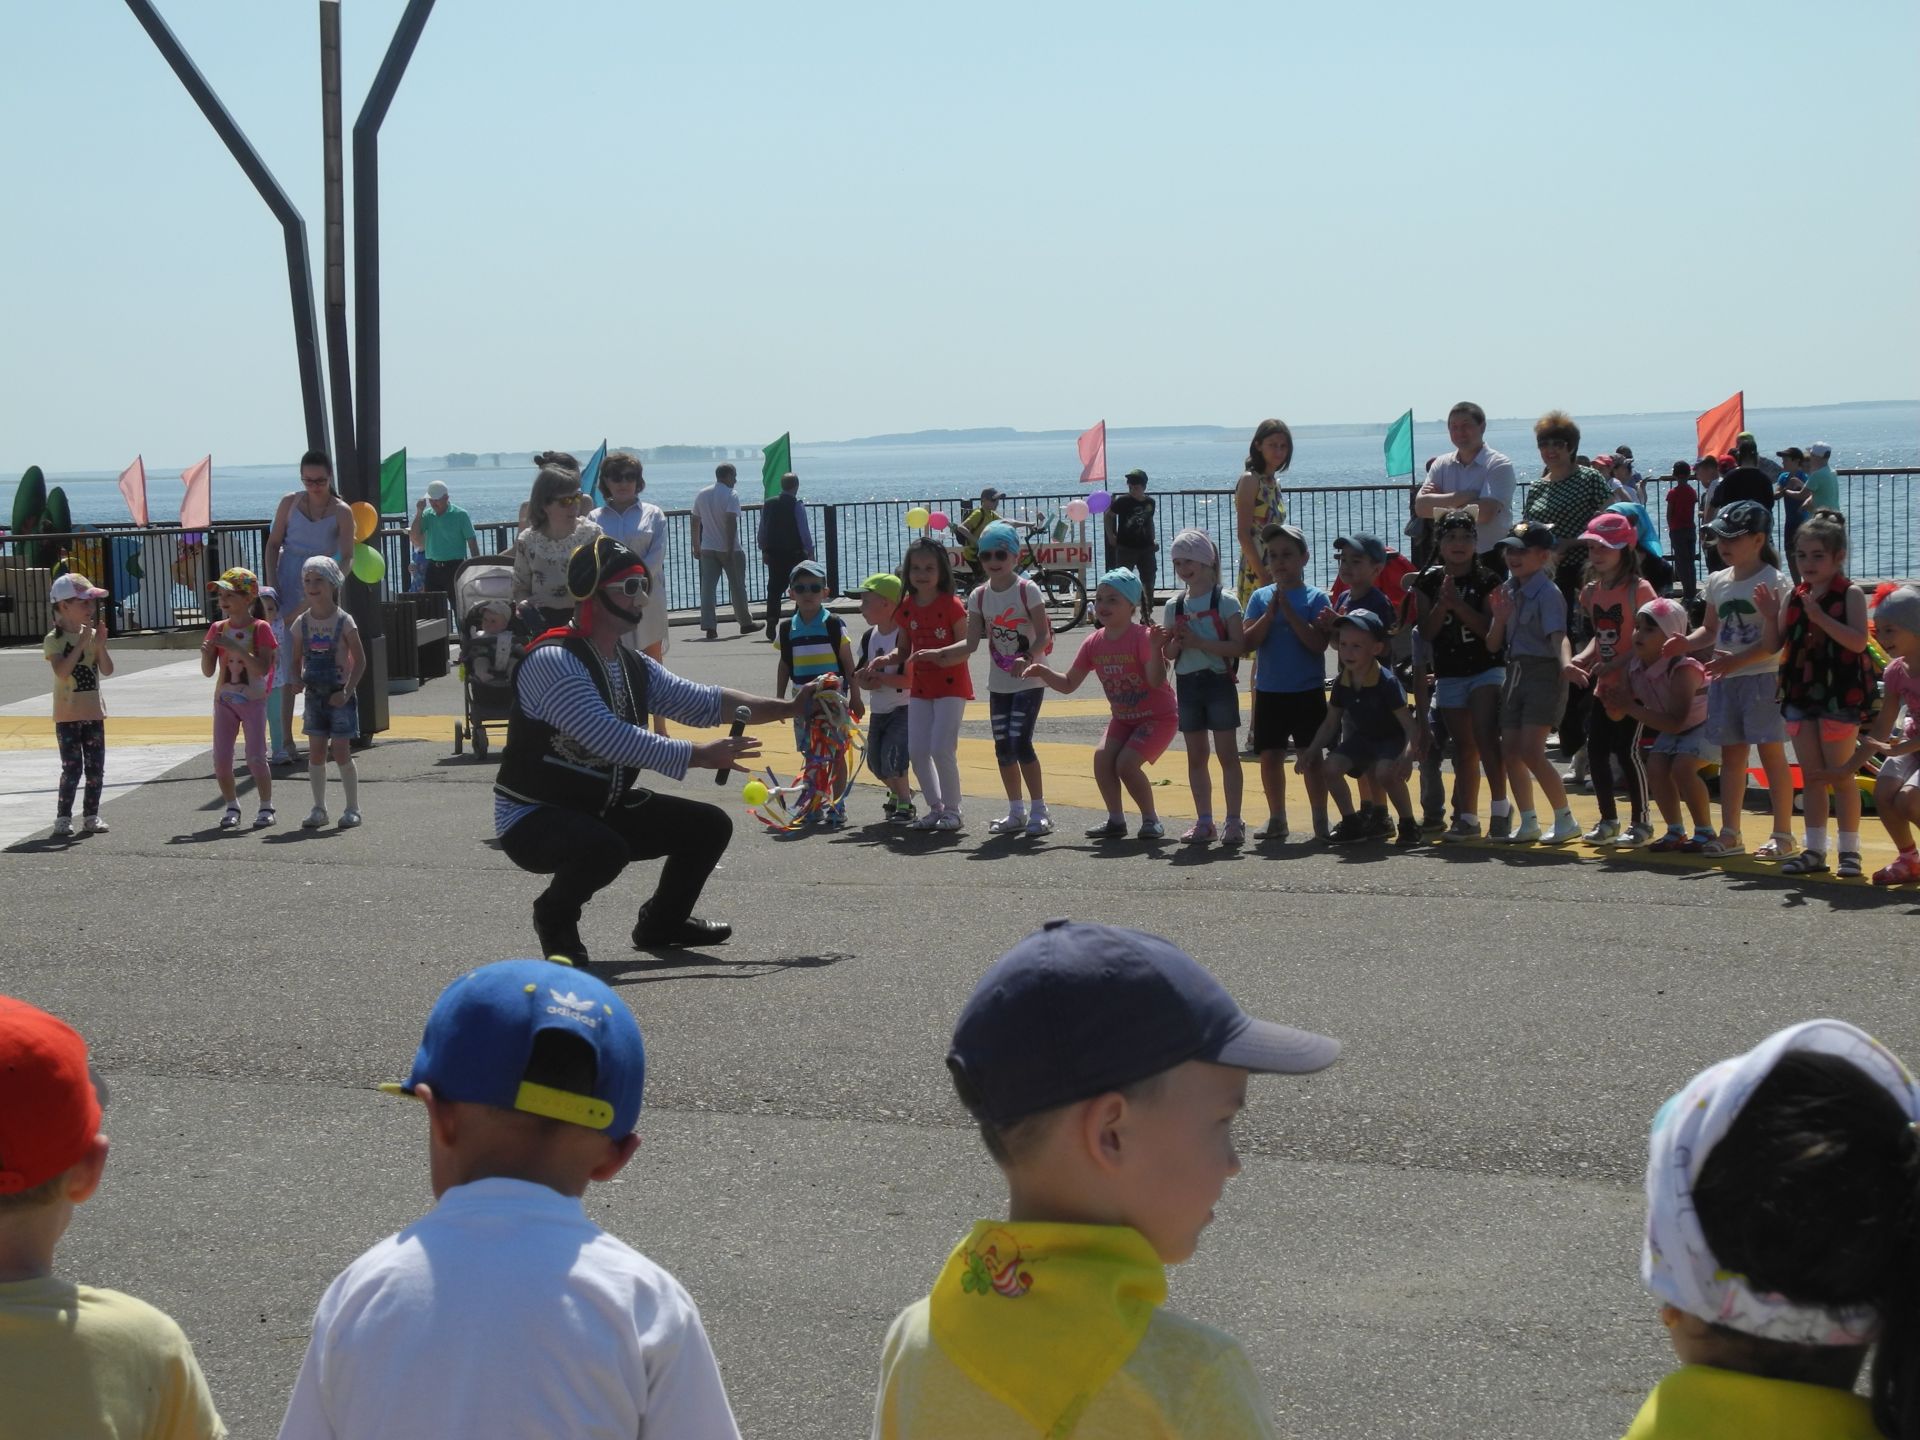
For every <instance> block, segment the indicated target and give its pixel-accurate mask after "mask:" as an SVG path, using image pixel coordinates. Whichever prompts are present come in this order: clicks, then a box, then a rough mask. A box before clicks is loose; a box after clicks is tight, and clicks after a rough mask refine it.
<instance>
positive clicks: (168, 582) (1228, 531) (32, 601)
mask: <svg viewBox="0 0 1920 1440" xmlns="http://www.w3.org/2000/svg"><path fill="white" fill-rule="evenodd" d="M1838 474H1839V477H1840V485H1841V508H1842V509H1843V510H1844V511H1845V512H1846V515H1847V519H1848V527H1849V531H1850V543H1851V546H1852V553H1851V554H1850V555H1849V556H1848V560H1847V564H1848V570H1849V573H1851V574H1854V575H1856V576H1860V577H1862V578H1868V577H1872V578H1905V577H1910V576H1915V575H1917V574H1920V545H1917V544H1916V533H1915V532H1916V509H1920V469H1881V470H1842V471H1839V472H1838ZM1670 483H1671V482H1670V481H1668V480H1666V479H1664V478H1662V479H1655V480H1652V481H1650V482H1649V484H1648V487H1647V508H1648V509H1649V510H1650V511H1651V512H1652V514H1653V517H1654V520H1655V523H1656V524H1657V525H1659V526H1660V527H1661V529H1662V531H1663V532H1664V529H1665V516H1666V494H1667V490H1668V488H1669V486H1670ZM1526 490H1527V486H1526V484H1525V483H1522V484H1521V486H1520V487H1519V491H1518V493H1517V494H1516V496H1515V499H1514V511H1515V513H1516V514H1518V513H1519V511H1520V509H1521V507H1522V506H1523V505H1524V504H1525V496H1526ZM1283 494H1284V497H1285V501H1286V506H1287V518H1288V520H1289V522H1290V523H1292V524H1294V525H1297V526H1299V527H1300V528H1301V529H1302V530H1303V531H1304V532H1305V533H1306V536H1307V544H1308V547H1309V550H1310V552H1311V555H1310V559H1309V561H1308V566H1307V576H1308V579H1309V580H1311V581H1312V582H1314V583H1315V584H1319V585H1327V584H1329V583H1331V581H1332V579H1333V566H1334V559H1333V541H1334V537H1336V536H1338V535H1342V534H1348V533H1352V532H1353V531H1365V532H1367V533H1369V534H1373V535H1378V536H1379V537H1380V538H1381V539H1382V540H1383V541H1385V542H1386V543H1387V545H1389V546H1391V547H1404V545H1405V540H1404V533H1405V526H1406V522H1407V520H1408V519H1409V518H1410V515H1411V509H1410V505H1409V499H1410V496H1411V494H1412V490H1411V488H1410V487H1409V486H1407V485H1405V484H1398V485H1349V486H1334V485H1328V486H1301V487H1297V488H1294V487H1287V488H1285V489H1284V490H1283ZM1086 495H1087V492H1086V491H1085V490H1077V489H1076V490H1071V491H1067V490H1062V491H1052V492H1045V493H1039V494H1028V495H1012V496H1008V497H1007V498H1006V499H1005V501H1003V506H1004V514H1005V516H1006V517H1007V518H1010V519H1025V520H1038V519H1040V518H1042V517H1045V518H1046V520H1047V521H1048V523H1049V524H1051V523H1054V522H1056V521H1058V520H1059V519H1061V518H1062V517H1063V516H1064V513H1065V510H1066V507H1067V505H1068V504H1069V503H1070V502H1072V501H1074V500H1083V499H1085V498H1086ZM1154 499H1155V500H1156V501H1157V502H1158V503H1157V505H1156V507H1155V517H1154V520H1155V529H1156V532H1157V535H1158V538H1159V541H1160V546H1161V553H1162V557H1163V561H1162V566H1161V572H1162V573H1161V576H1160V579H1161V588H1162V589H1165V588H1166V586H1167V584H1168V583H1169V582H1170V579H1171V566H1170V565H1169V564H1167V563H1166V561H1165V559H1164V557H1165V554H1166V551H1167V549H1168V548H1169V546H1170V545H1171V543H1172V540H1173V537H1174V535H1175V534H1176V533H1178V532H1179V531H1181V530H1184V529H1189V528H1191V529H1197V530H1204V531H1206V532H1207V534H1209V535H1211V536H1212V537H1213V540H1214V543H1215V544H1217V545H1218V546H1219V547H1220V553H1221V555H1222V557H1223V559H1224V562H1225V569H1226V571H1227V573H1228V574H1229V575H1231V574H1232V573H1233V571H1234V567H1235V565H1236V564H1237V561H1238V547H1237V545H1236V544H1235V542H1234V538H1233V531H1234V515H1233V495H1232V492H1231V491H1226V490H1173V491H1161V492H1157V493H1156V494H1155V495H1154ZM916 505H920V506H925V507H926V508H927V509H929V510H938V511H942V512H944V513H945V514H947V515H948V516H949V517H950V518H951V519H954V520H961V519H964V518H965V516H966V514H967V512H968V511H969V510H971V509H972V508H973V501H972V499H971V498H964V499H963V498H960V497H956V496H930V497H924V498H921V499H918V500H866V501H854V502H849V503H841V504H815V505H809V506H808V518H809V521H810V523H811V526H812V530H813V537H814V543H815V549H816V553H817V554H818V556H819V558H820V560H821V561H822V563H823V564H824V565H825V566H826V570H827V577H828V583H829V585H830V586H831V587H832V590H833V592H834V593H835V594H842V595H844V594H847V593H849V592H850V591H851V590H852V589H853V588H854V587H855V586H857V585H858V584H859V583H860V582H861V581H862V580H864V579H865V578H866V577H867V576H868V575H870V574H872V573H874V572H875V571H880V570H885V571H892V570H896V569H897V568H898V567H899V564H900V560H901V556H902V555H903V554H904V552H905V550H906V547H907V545H908V543H909V542H910V541H911V540H912V539H913V538H914V536H915V534H917V533H918V532H916V531H914V530H911V529H910V528H909V527H908V525H907V512H908V511H909V510H910V509H912V508H913V507H914V506H916ZM667 525H668V529H667V550H666V555H667V559H666V563H665V565H664V567H663V572H664V573H663V574H662V575H661V576H659V577H657V580H658V588H657V592H656V593H659V594H663V595H664V596H665V597H666V601H667V604H668V606H669V607H670V608H671V609H674V610H680V611H684V610H690V609H693V608H695V607H697V606H698V605H699V603H700V565H699V557H698V556H697V555H695V554H694V553H693V547H692V533H691V517H690V515H689V512H687V511H685V510H674V511H669V512H667ZM475 528H476V531H477V532H478V535H479V544H480V547H481V550H482V552H483V553H486V552H491V553H494V554H498V555H503V556H504V555H506V554H508V553H509V552H510V551H511V550H512V547H513V535H514V527H513V526H512V525H511V524H507V523H503V522H487V523H483V524H480V525H477V526H476V527H475ZM1074 528H1075V529H1076V531H1078V530H1079V527H1074ZM1086 529H1087V531H1089V532H1091V533H1092V534H1094V535H1095V536H1098V535H1100V534H1101V532H1102V531H1103V529H1104V525H1103V523H1102V522H1101V520H1100V519H1099V518H1098V517H1096V518H1095V519H1093V520H1091V521H1089V522H1087V524H1086ZM759 530H760V507H759V506H758V505H749V506H746V507H743V510H742V514H741V523H740V541H741V544H742V545H743V546H745V547H746V550H747V556H748V562H747V589H748V592H749V593H748V597H747V598H748V601H749V603H751V604H754V605H756V606H757V605H758V603H759V602H760V600H761V599H762V598H763V597H764V595H765V593H766V572H765V569H764V568H763V567H762V565H761V564H760V558H759V551H758V546H757V541H758V537H759ZM267 532H268V526H267V523H266V522H265V521H259V520H253V521H235V522H230V523H221V524H216V525H214V526H212V527H211V529H209V530H202V531H184V530H182V529H180V528H179V527H178V526H164V525H156V526H148V527H146V528H144V529H136V528H134V527H131V526H124V525H123V526H101V527H99V528H98V529H88V530H82V531H78V532H75V533H71V534H61V535H31V536H29V535H0V644H22V643H28V642H37V641H38V640H39V639H40V638H41V637H42V636H43V635H45V634H46V632H47V630H48V629H50V628H51V627H52V623H53V621H52V610H51V607H50V605H49V604H48V600H47V590H48V586H49V585H50V584H51V583H52V579H53V573H54V569H55V567H56V566H57V565H60V564H61V563H63V562H64V563H65V564H66V565H68V566H70V568H72V569H75V570H79V571H81V572H82V573H84V574H86V575H87V576H89V577H90V578H91V579H93V580H94V581H95V582H96V583H97V584H100V585H102V586H104V587H105V588H106V589H108V590H109V591H111V592H112V595H113V602H112V603H113V605H114V607H115V609H116V612H117V614H116V618H115V621H114V623H115V625H116V627H117V628H120V629H124V630H175V629H189V628H193V627H195V626H199V625H204V624H206V623H208V621H209V619H210V618H211V616H212V614H213V611H212V610H211V608H210V604H209V600H208V596H207V585H208V582H209V581H210V580H212V579H213V578H214V577H215V576H217V575H219V573H220V572H221V571H222V570H224V569H226V568H227V567H229V566H232V565H244V566H245V567H246V568H248V569H249V570H252V571H254V572H255V573H256V574H259V573H260V572H261V566H262V560H263V556H264V553H265V550H266V541H267ZM368 543H369V544H371V545H372V546H373V547H374V548H376V549H377V550H378V551H379V552H380V555H381V558H382V559H383V560H384V561H385V563H386V575H385V578H384V579H383V580H382V581H381V583H380V585H379V587H378V588H379V590H380V592H381V595H380V598H381V599H382V600H386V599H390V598H392V597H393V596H394V595H395V594H397V593H401V592H404V591H406V590H407V589H409V588H410V586H411V582H412V563H411V547H410V546H409V544H408V538H407V531H406V528H405V527H404V525H402V524H400V523H399V522H398V520H397V518H393V517H390V518H389V519H388V521H386V522H385V523H383V525H382V527H381V528H380V529H379V530H378V531H377V532H376V533H375V534H374V535H373V536H372V537H371V539H370V540H369V542H368ZM1095 554H1096V566H1104V564H1105V563H1106V562H1105V546H1104V545H1097V546H1096V549H1095ZM261 578H262V580H263V581H264V582H265V583H268V584H272V583H273V577H272V576H268V575H262V577H261ZM1090 578H1091V577H1090ZM719 599H720V601H721V603H722V604H726V603H728V602H730V600H731V595H730V594H729V591H728V586H727V582H726V580H725V578H724V577H722V579H721V581H720V590H719Z"/></svg>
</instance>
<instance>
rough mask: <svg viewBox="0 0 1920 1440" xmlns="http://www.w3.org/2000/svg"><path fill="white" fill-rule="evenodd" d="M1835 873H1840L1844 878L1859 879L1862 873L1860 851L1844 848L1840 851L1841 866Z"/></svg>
mask: <svg viewBox="0 0 1920 1440" xmlns="http://www.w3.org/2000/svg"><path fill="white" fill-rule="evenodd" d="M1833 873H1834V874H1836V875H1838V876H1839V877H1840V878H1841V879H1842V880H1858V879H1859V878H1860V875H1861V866H1860V852H1859V851H1858V850H1842V851H1841V852H1840V865H1839V868H1838V869H1836V870H1835V871H1834V872H1833Z"/></svg>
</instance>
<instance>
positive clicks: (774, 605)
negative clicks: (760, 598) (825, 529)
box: [763, 550, 807, 638]
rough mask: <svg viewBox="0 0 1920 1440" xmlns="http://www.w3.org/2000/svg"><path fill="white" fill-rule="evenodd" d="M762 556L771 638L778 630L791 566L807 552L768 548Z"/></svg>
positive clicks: (803, 557)
mask: <svg viewBox="0 0 1920 1440" xmlns="http://www.w3.org/2000/svg"><path fill="white" fill-rule="evenodd" d="M763 558H764V559H765V560H766V562H767V635H768V637H769V638H772V637H774V636H776V635H777V634H778V633H779V630H780V611H781V608H782V604H783V602H784V601H785V600H786V598H787V585H788V584H789V583H790V582H791V581H792V579H793V567H794V566H796V565H798V564H799V563H800V562H801V561H802V560H804V559H806V558H807V554H806V551H804V550H769V551H767V552H766V553H765V555H764V557H763Z"/></svg>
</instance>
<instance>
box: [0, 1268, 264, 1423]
mask: <svg viewBox="0 0 1920 1440" xmlns="http://www.w3.org/2000/svg"><path fill="white" fill-rule="evenodd" d="M226 1433H227V1427H226V1426H225V1425H223V1424H221V1423H220V1417H219V1415H218V1414H216V1413H215V1411H214V1408H213V1397H212V1396H211V1395H209V1394H208V1393H207V1382H206V1378H205V1377H204V1376H202V1375H201V1373H200V1366H199V1364H198V1362H197V1361H195V1360H194V1358H193V1347H192V1346H191V1345H189V1344H188V1343H187V1337H186V1336H185V1335H183V1334H182V1333H181V1331H180V1327H179V1326H178V1325H176V1324H174V1323H173V1321H172V1320H171V1319H169V1318H168V1317H167V1316H165V1315H163V1314H162V1313H161V1312H160V1311H158V1310H156V1309H154V1308H153V1306H151V1305H149V1304H147V1303H146V1302H145V1301H143V1300H136V1299H134V1298H133V1297H132V1296H131V1295H122V1294H121V1293H120V1292H119V1291H118V1290H96V1289H94V1288H93V1287H92V1286H90V1285H74V1284H72V1283H70V1282H68V1281H65V1280H56V1279H53V1278H52V1277H51V1276H49V1277H46V1278H43V1279H39V1280H12V1281H7V1282H6V1283H4V1284H0V1440H49V1437H52V1436H58V1437H60V1440H96V1437H98V1440H222V1437H224V1436H225V1435H226Z"/></svg>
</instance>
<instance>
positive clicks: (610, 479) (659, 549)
mask: <svg viewBox="0 0 1920 1440" xmlns="http://www.w3.org/2000/svg"><path fill="white" fill-rule="evenodd" d="M646 488H647V477H646V474H645V472H644V471H643V470H642V469H641V465H640V460H639V457H637V456H634V455H629V454H628V453H627V452H626V451H625V450H616V451H614V452H613V453H612V454H611V455H609V456H607V458H606V459H605V460H602V461H601V462H600V489H601V491H602V492H603V493H604V494H605V495H606V497H607V503H606V504H604V505H602V506H600V507H599V508H598V509H596V510H592V511H589V512H588V514H587V518H588V519H589V520H591V521H592V522H593V523H594V524H596V525H598V526H599V527H600V533H601V534H603V535H606V536H609V537H610V538H612V539H615V540H618V541H619V542H620V543H621V544H622V545H624V546H626V547H627V548H628V549H629V550H631V551H633V553H634V554H636V555H638V556H639V557H640V563H641V564H642V565H645V566H646V567H647V574H648V575H650V576H657V577H659V585H660V603H659V604H657V605H649V606H647V608H646V610H645V611H644V612H642V614H641V617H640V623H639V624H638V625H636V626H634V627H633V629H632V630H631V631H630V632H628V634H627V636H626V638H625V639H624V640H623V641H622V642H621V643H622V644H624V645H626V646H627V648H628V649H631V650H638V651H639V652H640V653H641V654H643V655H650V656H652V657H653V658H654V659H655V660H664V659H665V658H666V654H667V604H666V600H667V593H666V591H667V580H666V574H667V571H666V565H667V512H666V511H664V510H662V509H661V508H660V507H659V506H658V505H655V504H654V503H653V502H652V501H650V500H643V499H642V498H641V491H643V490H645V489H646ZM666 724H667V722H666V720H665V719H664V717H662V716H659V715H656V716H654V717H653V728H654V730H655V731H656V732H657V733H659V734H661V735H664V734H666V733H667V730H666Z"/></svg>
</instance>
